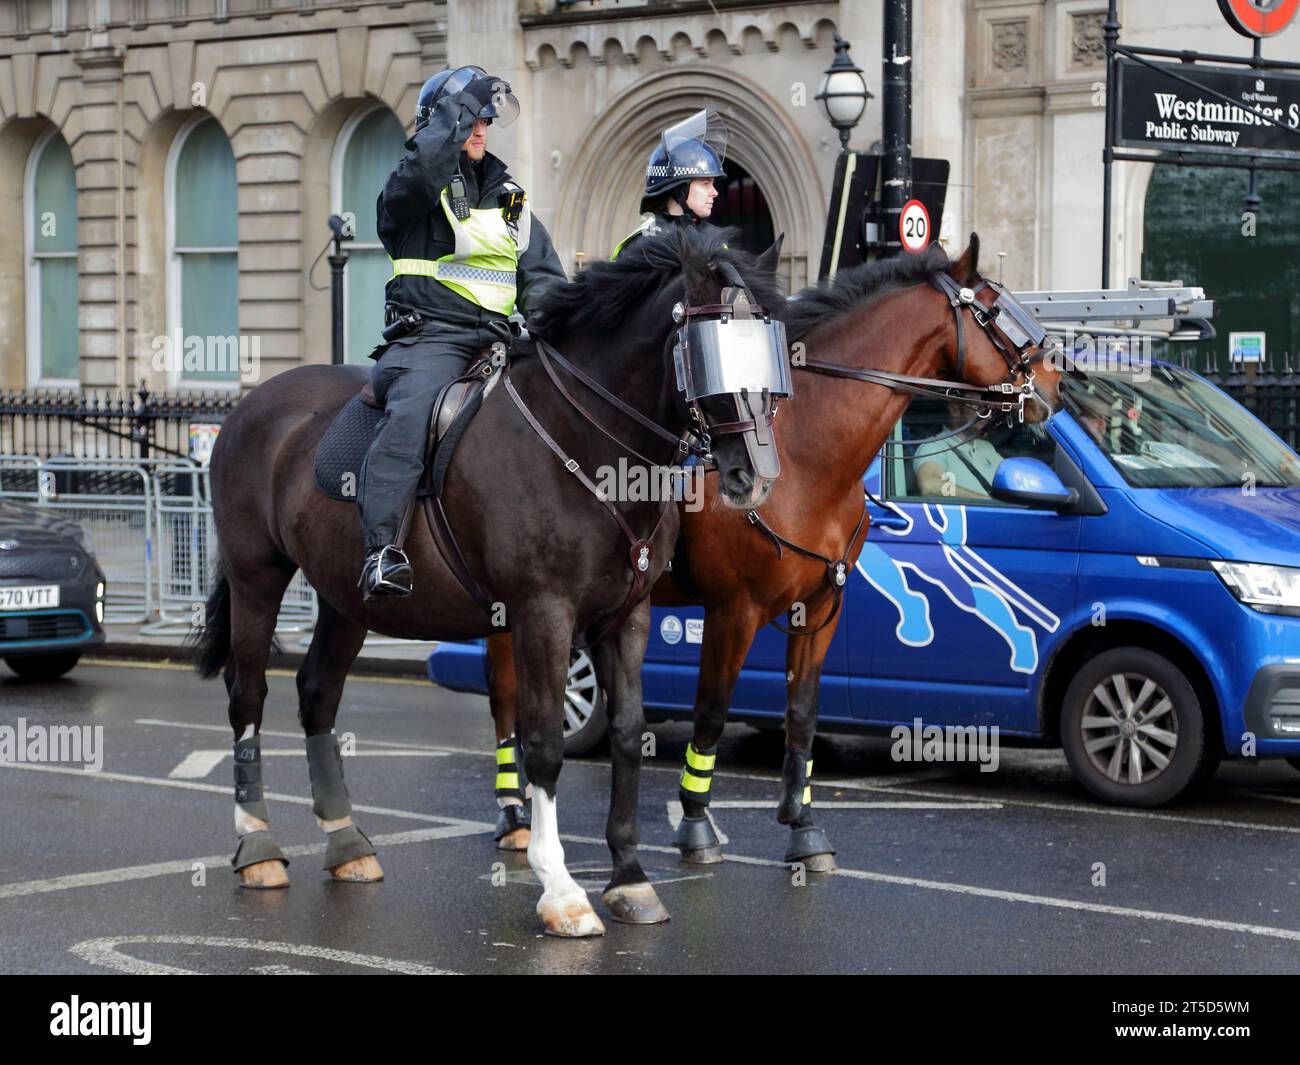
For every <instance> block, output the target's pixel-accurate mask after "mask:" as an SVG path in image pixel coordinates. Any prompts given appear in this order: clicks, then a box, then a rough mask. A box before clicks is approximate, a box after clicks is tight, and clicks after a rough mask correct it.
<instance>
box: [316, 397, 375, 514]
mask: <svg viewBox="0 0 1300 1065" xmlns="http://www.w3.org/2000/svg"><path fill="white" fill-rule="evenodd" d="M383 416H384V412H383V411H382V410H379V409H377V408H375V407H372V406H370V405H369V404H367V403H364V402H362V400H361V397H360V396H359V395H357V396H353V397H352V398H351V399H350V400H348V402H347V404H346V405H345V406H344V408H343V409H342V410H341V411H339V412H338V414H337V415H335V417H334V421H333V422H331V423H330V427H329V428H328V429H326V430H325V436H324V438H323V439H322V440H321V442H320V447H318V448H317V449H316V485H317V487H319V488H320V490H321V491H322V492H324V493H325V494H326V495H327V496H329V497H330V498H331V499H338V500H342V501H343V502H348V503H355V502H356V499H357V491H358V488H359V486H360V484H361V465H362V463H363V462H365V458H366V452H367V451H368V450H370V442H371V441H372V440H373V439H374V438H375V428H376V426H378V425H379V419H380V418H382V417H383Z"/></svg>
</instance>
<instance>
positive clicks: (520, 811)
mask: <svg viewBox="0 0 1300 1065" xmlns="http://www.w3.org/2000/svg"><path fill="white" fill-rule="evenodd" d="M532 827H533V811H532V808H531V807H529V806H520V805H518V804H517V803H512V804H511V805H509V806H503V807H502V808H501V811H500V813H498V814H497V832H496V835H495V836H493V837H492V838H493V839H494V840H499V839H501V838H502V837H503V836H508V835H509V834H510V833H511V832H513V831H514V830H515V829H517V828H528V829H531V828H532Z"/></svg>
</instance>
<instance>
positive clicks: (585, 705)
mask: <svg viewBox="0 0 1300 1065" xmlns="http://www.w3.org/2000/svg"><path fill="white" fill-rule="evenodd" d="M608 730H609V718H608V716H606V713H605V693H604V692H603V691H601V688H600V684H599V683H598V682H597V680H596V666H595V663H593V662H592V660H591V658H590V656H589V655H588V654H587V652H586V651H579V650H576V649H575V650H574V651H573V652H572V654H571V656H570V658H569V683H568V686H567V687H566V688H565V690H564V753H565V754H566V755H570V756H574V755H580V754H590V753H591V752H592V751H594V750H595V749H596V747H597V746H599V745H600V741H601V740H603V739H604V738H605V733H606V732H607V731H608Z"/></svg>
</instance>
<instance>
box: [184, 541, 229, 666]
mask: <svg viewBox="0 0 1300 1065" xmlns="http://www.w3.org/2000/svg"><path fill="white" fill-rule="evenodd" d="M203 621H204V624H203V627H202V628H201V629H200V630H199V635H198V638H197V639H196V640H195V641H194V643H193V645H192V647H191V649H190V656H191V659H192V660H193V662H194V668H195V670H197V671H198V674H199V676H201V677H203V678H204V679H208V678H211V677H215V676H216V675H217V674H218V673H220V672H221V671H222V670H223V669H225V668H226V663H227V662H228V661H229V660H230V580H229V579H228V578H227V577H226V572H225V570H224V569H223V568H222V565H221V563H220V562H219V561H218V562H217V571H216V580H215V581H214V582H213V584H212V593H211V594H210V595H209V596H208V605H207V612H206V614H205V615H204V618H203Z"/></svg>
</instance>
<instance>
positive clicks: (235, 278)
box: [0, 0, 1300, 388]
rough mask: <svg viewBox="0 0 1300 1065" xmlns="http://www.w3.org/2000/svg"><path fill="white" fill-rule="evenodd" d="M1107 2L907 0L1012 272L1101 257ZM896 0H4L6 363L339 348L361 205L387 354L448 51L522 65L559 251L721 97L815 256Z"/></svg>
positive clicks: (12, 384)
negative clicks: (417, 124) (401, 184)
mask: <svg viewBox="0 0 1300 1065" xmlns="http://www.w3.org/2000/svg"><path fill="white" fill-rule="evenodd" d="M1105 7H1106V3H1105V0H915V15H914V19H915V24H914V52H915V56H914V63H915V65H914V79H915V113H914V119H913V129H914V136H913V150H914V152H915V153H916V154H918V155H926V156H939V157H944V158H947V159H949V160H950V161H951V163H952V174H951V182H952V184H951V186H950V192H949V197H948V205H947V208H946V210H945V213H944V218H943V219H942V226H941V230H940V235H941V239H942V240H943V241H944V243H945V245H946V246H947V247H948V248H949V250H950V251H953V252H956V251H957V250H959V248H960V247H961V246H962V245H963V244H964V242H965V241H964V237H965V235H966V234H967V233H968V232H969V231H970V230H971V229H976V230H978V231H979V232H980V235H981V237H982V240H983V246H984V249H985V254H986V256H987V258H986V260H985V262H986V265H987V264H993V266H992V267H990V268H989V271H988V272H990V273H992V272H993V270H994V269H996V264H997V262H998V259H997V254H998V253H1004V255H1005V258H1004V260H1003V266H1002V269H1003V270H1004V272H1005V278H1006V280H1007V281H1008V282H1009V283H1011V284H1012V285H1015V286H1019V287H1084V286H1095V285H1096V284H1097V282H1098V277H1099V269H1100V266H1099V264H1100V257H1101V256H1100V213H1099V211H1100V201H1101V187H1102V186H1101V180H1102V177H1101V175H1102V170H1101V147H1102V110H1101V106H1100V103H1101V97H1100V93H1099V85H1098V82H1099V80H1100V79H1101V78H1102V77H1103V71H1104V53H1103V50H1102V44H1101V36H1100V34H1101V21H1102V17H1103V14H1104V10H1105ZM881 17H882V16H881V5H880V0H783V2H775V3H765V2H758V0H405V2H403V0H0V201H2V202H3V205H4V207H5V208H6V215H7V217H9V218H10V219H17V218H21V219H22V220H23V221H22V225H21V226H15V225H10V226H9V227H6V230H5V231H4V233H3V234H0V386H3V387H4V388H32V387H37V386H40V385H43V384H69V385H80V386H83V387H124V386H133V385H135V384H137V383H139V382H141V381H144V382H146V383H148V384H149V385H150V387H152V388H177V387H187V386H191V385H204V386H207V385H212V384H221V385H222V386H227V385H229V386H233V385H237V384H239V383H240V380H239V376H238V374H234V375H231V374H226V375H224V377H223V376H222V375H221V374H208V375H206V376H205V375H203V374H200V373H195V374H191V373H189V372H188V371H187V370H186V368H185V366H184V364H183V362H180V361H177V360H167V359H164V360H162V361H161V363H160V360H159V357H158V352H159V350H160V348H159V342H160V339H164V338H170V337H172V336H176V337H182V336H184V335H187V334H188V333H190V332H193V331H194V329H195V328H196V324H195V323H198V326H197V327H198V328H200V331H202V329H206V328H217V327H218V326H217V325H214V324H212V323H221V322H224V323H234V325H233V328H234V331H235V332H237V333H238V334H239V336H240V337H241V338H246V337H254V338H256V340H257V342H258V343H257V353H258V355H259V356H260V363H259V368H258V371H257V373H256V374H255V375H253V377H251V378H246V379H245V380H244V383H245V384H248V383H254V381H255V380H256V379H260V378H263V377H265V376H267V375H269V374H272V373H275V372H278V371H280V370H283V369H285V368H288V367H290V366H294V365H297V364H298V363H300V362H303V361H310V362H325V361H328V359H329V353H330V332H329V311H330V296H329V291H328V278H329V274H328V269H327V268H325V264H324V263H323V262H321V261H315V263H314V260H316V256H317V253H318V252H319V251H320V250H321V249H322V247H323V246H324V244H325V243H326V239H327V237H328V235H329V234H328V229H327V226H326V221H327V219H328V217H329V215H330V214H331V213H335V212H340V211H351V212H352V213H353V214H354V215H355V217H356V218H357V223H358V242H357V245H356V248H355V249H354V258H353V261H352V263H351V265H350V266H349V281H348V284H349V297H348V308H349V314H350V315H351V325H350V328H349V331H348V340H349V346H348V359H349V361H361V362H364V361H365V360H364V356H365V354H366V352H367V351H368V350H369V347H368V343H367V339H368V338H371V339H377V338H373V337H371V334H372V333H373V328H372V327H373V322H374V321H375V318H376V316H377V314H378V310H377V308H378V307H379V305H380V304H381V303H382V280H383V275H384V272H385V267H386V265H387V263H386V259H385V258H384V257H383V255H382V251H381V250H380V249H378V248H377V247H376V245H375V243H374V241H373V239H372V232H371V233H370V234H368V233H367V232H366V230H367V226H369V227H370V229H371V231H372V230H373V221H372V219H371V216H372V215H373V200H374V196H375V194H376V193H377V191H378V184H379V183H381V182H382V177H383V174H385V173H386V172H387V169H389V168H391V166H392V165H393V163H394V162H395V159H396V152H400V143H398V142H400V138H401V136H402V135H403V133H402V128H403V127H404V128H405V130H406V131H409V130H410V128H411V125H412V122H413V111H414V106H415V100H416V96H417V94H418V90H419V87H420V85H421V83H422V82H423V81H424V79H425V78H426V77H428V76H429V75H430V74H432V73H434V72H435V71H437V70H439V69H441V68H442V67H443V66H444V65H445V64H446V63H448V62H450V63H451V64H453V65H458V64H462V63H471V62H473V63H479V64H481V65H484V66H486V67H488V68H489V69H491V70H492V71H493V72H494V73H499V74H501V75H503V76H504V77H506V78H507V79H508V80H509V81H510V82H511V84H512V86H513V87H514V89H515V92H516V95H517V96H518V97H519V99H520V101H521V103H522V105H523V108H524V112H523V115H522V117H521V119H520V121H519V122H518V123H516V124H515V125H514V126H512V127H510V128H508V129H502V130H494V131H493V133H492V142H491V145H490V147H491V150H493V151H494V152H496V153H497V154H499V155H501V156H502V157H503V158H505V159H506V160H507V161H508V163H509V164H510V166H511V169H512V172H513V173H514V174H515V176H516V177H517V179H518V180H519V181H520V182H521V183H522V184H523V185H524V187H525V188H527V189H528V191H529V195H530V199H531V202H532V205H533V209H534V211H535V212H536V213H537V214H538V216H539V217H540V218H541V219H542V220H543V221H544V222H545V223H546V225H547V226H548V228H549V229H550V231H551V233H552V236H553V237H554V239H555V242H556V246H557V248H558V250H559V252H560V255H561V257H562V258H563V259H564V262H565V264H566V266H567V267H569V268H573V267H574V266H575V265H576V264H578V263H579V262H580V261H581V260H582V259H583V258H587V259H590V258H592V257H599V256H603V255H607V254H608V251H609V249H610V247H611V246H612V245H613V244H614V243H615V242H616V240H617V239H618V238H620V237H621V236H623V235H625V234H626V233H627V232H628V231H629V230H630V229H631V228H632V226H633V225H634V224H635V222H636V218H637V215H636V204H637V199H638V197H639V187H640V182H641V175H642V170H643V166H644V160H645V158H646V157H647V155H648V154H649V152H650V150H651V148H652V146H653V144H654V141H655V138H656V135H657V133H658V131H659V130H660V129H662V128H663V127H664V126H665V125H666V124H668V123H670V122H672V121H674V120H676V119H678V118H680V117H683V116H684V115H686V114H688V113H690V112H691V111H693V110H696V109H698V108H699V107H702V106H712V107H715V108H717V109H718V110H719V111H721V112H722V113H723V115H724V116H725V118H726V120H727V122H728V125H729V127H730V131H731V136H730V144H729V151H728V155H729V158H730V159H732V160H734V162H735V163H736V164H738V165H739V166H740V167H742V168H743V170H744V172H745V173H747V174H748V175H749V176H750V177H751V178H752V181H753V183H754V185H755V186H756V187H757V188H758V189H760V190H761V192H762V195H763V198H764V200H765V202H766V207H767V210H768V211H769V212H770V215H771V220H772V226H773V228H774V230H775V231H778V232H784V233H785V235H786V242H785V247H784V263H783V266H784V269H785V271H786V274H787V278H788V280H789V282H790V283H791V284H792V285H794V286H797V285H802V284H804V283H807V282H809V281H811V280H815V274H816V270H817V263H818V260H819V257H820V254H821V245H822V237H823V229H824V225H825V216H826V204H827V200H828V197H829V194H830V186H831V181H832V177H833V172H834V165H835V159H836V153H837V152H838V149H839V144H838V138H837V137H836V135H835V133H834V131H833V130H832V129H831V128H830V126H829V125H828V124H827V123H826V121H825V119H824V118H823V117H822V115H821V113H820V111H819V109H818V108H817V106H816V104H815V101H814V100H813V95H814V93H815V92H816V88H817V83H818V81H819V79H820V77H821V74H822V71H823V70H824V69H825V68H826V66H827V65H828V64H829V62H830V60H831V58H832V33H833V32H836V31H838V32H839V33H840V34H841V35H843V36H844V37H845V38H847V39H848V40H849V41H851V42H852V45H853V53H852V54H853V57H854V58H855V59H856V61H857V62H858V64H859V65H860V66H861V67H862V68H863V69H864V71H865V73H866V77H867V79H868V82H869V84H870V85H871V88H872V90H873V92H875V93H876V98H875V99H873V100H872V101H870V103H869V105H868V109H867V112H866V114H865V115H864V117H863V119H862V122H861V123H860V125H859V126H858V128H857V129H856V130H855V132H854V136H853V140H852V146H853V147H855V148H859V149H865V148H866V147H867V146H868V145H869V144H870V143H871V142H872V141H873V140H875V139H876V138H877V137H878V136H879V130H880V99H879V94H880V50H881V48H880V42H881ZM1121 20H1122V21H1123V22H1124V27H1125V28H1124V38H1125V40H1127V41H1130V42H1133V43H1148V44H1160V45H1162V46H1168V47H1199V48H1204V49H1209V50H1217V51H1233V52H1244V51H1245V50H1246V47H1245V42H1242V41H1241V40H1240V38H1236V37H1234V36H1233V35H1232V34H1231V33H1230V31H1229V30H1228V28H1227V27H1226V26H1225V25H1224V23H1223V22H1222V19H1221V18H1220V16H1219V14H1218V10H1217V5H1216V4H1215V3H1214V2H1213V0H1195V2H1192V0H1142V2H1140V3H1139V2H1136V0H1124V2H1123V3H1122V4H1121ZM1297 41H1300V30H1297V29H1296V28H1295V27H1293V28H1292V29H1291V30H1289V31H1287V33H1285V34H1283V35H1282V36H1281V37H1279V38H1276V39H1275V40H1274V41H1271V42H1269V46H1268V47H1269V51H1270V53H1272V54H1275V55H1279V56H1280V55H1285V54H1287V53H1288V51H1289V52H1292V53H1295V52H1297V51H1300V49H1297V48H1296V42H1297ZM227 146H228V150H227ZM1151 170H1152V168H1151V167H1149V166H1141V165H1136V164H1126V165H1124V166H1121V167H1120V169H1119V171H1118V175H1117V181H1116V189H1115V204H1116V209H1117V211H1116V216H1115V217H1116V227H1115V234H1114V241H1115V246H1114V253H1115V258H1114V261H1115V263H1116V266H1115V276H1116V278H1118V279H1121V280H1122V278H1123V277H1124V276H1126V275H1128V274H1136V273H1139V272H1140V268H1141V261H1142V260H1141V255H1142V249H1141V243H1142V230H1143V213H1144V206H1145V196H1146V186H1147V182H1148V181H1149V180H1150V172H1151ZM349 183H350V184H349ZM69 211H75V219H73V220H67V219H66V218H65V217H63V216H66V214H67V213H68V212H69ZM67 221H70V222H71V225H70V226H69V225H65V224H63V223H65V222H67ZM368 236H369V237H371V239H367V237H368ZM74 263H75V268H74V265H73V264H74ZM313 264H314V269H313ZM214 308H215V309H214ZM221 308H227V310H225V311H223V310H221ZM218 312H220V313H218ZM205 315H206V317H205ZM223 315H224V317H223ZM205 323H206V324H205ZM69 345H74V346H75V352H76V358H75V360H73V359H71V358H70V355H69V353H68V352H67V348H68V346H69ZM163 350H167V349H166V345H165V344H164V345H163Z"/></svg>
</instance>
